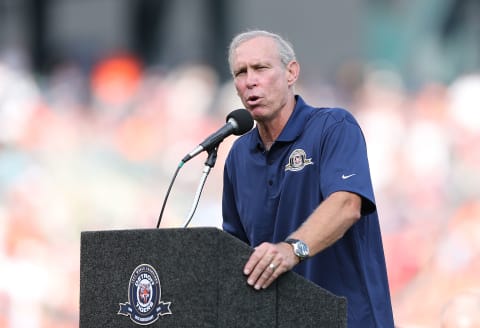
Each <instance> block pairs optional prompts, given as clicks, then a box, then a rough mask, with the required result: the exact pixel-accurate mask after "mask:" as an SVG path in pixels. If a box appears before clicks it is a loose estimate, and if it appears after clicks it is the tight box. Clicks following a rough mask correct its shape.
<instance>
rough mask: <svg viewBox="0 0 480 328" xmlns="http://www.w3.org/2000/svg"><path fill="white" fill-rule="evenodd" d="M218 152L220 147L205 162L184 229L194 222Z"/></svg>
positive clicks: (209, 153) (211, 151)
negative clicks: (193, 219)
mask: <svg viewBox="0 0 480 328" xmlns="http://www.w3.org/2000/svg"><path fill="white" fill-rule="evenodd" d="M217 151H218V145H217V146H216V147H214V148H212V149H210V150H208V151H207V152H208V157H207V160H206V161H205V166H204V167H203V174H202V177H201V178H200V183H199V185H198V187H197V192H196V194H195V198H194V201H193V205H192V208H191V209H190V213H189V214H188V217H187V219H186V221H185V224H184V226H183V227H184V228H186V227H187V226H188V225H189V224H190V221H191V220H192V218H193V215H194V214H195V211H196V210H197V206H198V202H199V201H200V195H201V194H202V190H203V187H204V186H205V182H206V181H207V177H208V174H209V173H210V170H211V169H212V167H214V166H215V162H216V161H217Z"/></svg>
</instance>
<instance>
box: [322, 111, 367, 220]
mask: <svg viewBox="0 0 480 328" xmlns="http://www.w3.org/2000/svg"><path fill="white" fill-rule="evenodd" d="M341 113H342V114H343V117H342V118H341V119H339V118H338V117H336V118H335V120H334V123H333V124H332V125H331V126H330V127H329V128H328V129H327V130H325V135H324V138H323V144H322V148H321V159H322V160H321V165H320V177H321V183H320V188H321V192H322V194H323V195H324V197H325V198H326V197H327V196H328V195H330V194H332V193H334V192H337V191H348V192H352V193H356V194H358V195H359V196H361V197H362V209H361V212H362V215H367V214H370V213H372V212H374V211H375V210H376V205H375V198H374V193H373V187H372V182H371V177H370V168H369V164H368V156H367V148H366V143H365V138H364V136H363V133H362V131H361V128H360V126H359V125H358V123H357V122H356V120H355V119H354V118H353V116H352V115H351V114H349V113H348V112H346V111H342V112H341Z"/></svg>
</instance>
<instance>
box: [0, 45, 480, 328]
mask: <svg viewBox="0 0 480 328" xmlns="http://www.w3.org/2000/svg"><path fill="white" fill-rule="evenodd" d="M319 81H320V79H319ZM297 91H298V93H301V94H302V95H303V96H304V98H305V99H306V100H307V101H308V102H309V103H312V104H315V105H317V106H319V107H321V106H340V107H346V108H347V109H348V110H350V111H351V112H352V113H353V114H354V115H355V116H356V117H357V119H358V120H359V122H360V124H361V126H362V128H363V130H364V133H365V137H366V140H367V147H368V153H369V158H370V165H371V170H372V178H373V182H374V188H375V193H376V197H377V204H378V211H379V215H380V220H381V224H382V229H383V238H384V247H385V252H386V259H387V266H388V272H389V279H390V285H391V292H392V300H393V306H394V314H395V319H396V323H397V326H398V327H440V326H442V327H454V326H455V325H451V322H454V320H457V318H463V319H462V320H474V319H475V318H474V316H475V315H476V316H477V318H476V320H479V318H478V316H479V313H480V279H478V277H479V276H480V187H479V186H480V151H479V147H478V145H479V144H480V111H479V109H480V96H479V95H480V74H473V73H472V74H465V75H462V76H459V77H458V78H457V79H455V80H454V81H453V82H452V83H449V84H448V85H445V84H442V83H435V82H432V83H430V84H425V85H423V86H421V87H418V88H416V89H414V90H412V89H411V88H409V87H408V86H406V85H405V84H404V82H403V80H402V78H401V76H400V75H399V74H397V73H395V72H394V71H391V70H388V69H385V68H381V67H367V66H366V65H364V66H361V65H351V64H350V65H349V66H346V67H345V70H344V71H341V72H339V76H338V79H337V80H336V81H334V82H332V83H322V82H318V83H309V84H308V85H307V84H302V83H301V82H300V85H299V87H298V90H297ZM239 107H241V104H240V103H239V102H238V99H237V98H236V94H235V91H234V88H233V86H232V84H231V82H221V81H220V79H219V78H218V76H217V74H216V73H215V71H214V70H213V69H212V68H210V67H207V66H204V65H199V64H191V65H184V66H182V67H177V68H175V69H171V70H169V69H167V68H165V67H144V66H143V64H142V63H141V62H140V61H139V60H138V59H137V58H136V57H135V56H132V55H131V54H116V55H114V56H110V57H106V58H104V59H103V60H101V61H99V62H98V63H96V65H95V66H94V67H93V68H92V69H91V70H89V71H88V72H86V71H85V70H84V69H82V67H80V66H79V65H78V64H76V63H73V62H71V63H69V62H65V63H62V64H59V65H58V66H57V67H56V68H55V70H54V71H53V72H51V74H49V75H48V76H40V77H39V76H34V75H33V74H32V73H31V72H30V71H29V70H28V68H26V66H24V65H21V64H19V61H18V60H11V58H3V59H1V60H0V270H1V277H2V279H1V280H0V327H31V328H36V327H39V328H40V327H42V328H43V327H48V328H57V327H58V328H60V327H62V328H67V327H77V326H78V317H79V293H80V290H79V289H80V287H79V281H80V278H79V272H80V233H81V231H88V230H109V229H137V228H154V227H155V225H156V223H157V220H158V216H159V212H160V209H161V206H162V202H163V199H164V196H165V193H166V190H167V187H168V184H169V183H170V180H171V178H172V175H173V173H174V170H175V168H176V167H177V165H178V164H179V162H180V160H181V159H182V158H183V156H184V155H185V154H187V153H188V152H189V151H191V150H192V149H193V148H194V147H195V146H196V145H197V144H198V143H199V142H201V141H202V140H203V139H204V138H205V137H206V136H208V135H209V134H211V133H212V132H214V131H215V130H216V129H218V128H219V127H220V126H222V125H223V124H224V121H225V116H226V115H227V114H228V113H229V112H230V111H232V110H234V109H236V108H239ZM233 140H234V138H233V137H231V138H228V139H226V140H225V141H224V142H222V144H221V145H220V148H219V154H218V159H217V163H216V166H215V167H214V168H213V170H212V171H211V174H210V176H209V178H208V181H207V183H206V186H205V188H204V191H203V194H202V196H201V199H200V205H199V207H198V209H197V212H196V214H195V216H194V219H193V221H192V223H191V226H217V227H219V226H220V222H221V188H222V173H223V162H224V158H225V156H226V153H227V152H228V149H229V146H230V145H231V143H232V142H233ZM204 160H206V157H204V156H197V157H196V158H195V159H193V160H192V161H191V162H188V163H187V164H186V165H185V166H184V167H183V168H182V170H181V171H180V173H179V176H178V178H177V181H176V182H175V185H174V187H173V189H172V193H171V195H170V198H169V200H168V203H167V206H166V210H165V213H164V215H163V217H162V223H161V226H162V227H180V226H182V225H183V222H184V220H185V217H186V215H187V214H188V212H189V210H190V207H191V206H192V202H193V198H194V194H195V191H196V189H197V185H198V183H199V181H200V177H201V174H202V167H203V165H204ZM119 301H121V300H119ZM467 301H469V302H470V303H468V304H470V305H469V306H458V304H459V303H461V302H464V304H465V302H467ZM459 309H460V310H459ZM462 311H463V312H467V311H470V313H461V312H462ZM449 324H450V325H449ZM456 327H463V326H459V325H457V326H456ZM465 327H467V326H465Z"/></svg>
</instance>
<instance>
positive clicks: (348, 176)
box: [342, 173, 357, 180]
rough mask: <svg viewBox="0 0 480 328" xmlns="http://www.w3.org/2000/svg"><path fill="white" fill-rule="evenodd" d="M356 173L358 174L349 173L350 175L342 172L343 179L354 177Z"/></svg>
mask: <svg viewBox="0 0 480 328" xmlns="http://www.w3.org/2000/svg"><path fill="white" fill-rule="evenodd" d="M354 175H357V173H353V174H349V175H345V174H342V179H343V180H346V179H349V178H351V177H353V176H354Z"/></svg>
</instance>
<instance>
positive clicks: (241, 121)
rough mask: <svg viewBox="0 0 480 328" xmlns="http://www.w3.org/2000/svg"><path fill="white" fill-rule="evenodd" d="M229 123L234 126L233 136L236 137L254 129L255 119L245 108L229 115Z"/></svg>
mask: <svg viewBox="0 0 480 328" xmlns="http://www.w3.org/2000/svg"><path fill="white" fill-rule="evenodd" d="M226 121H227V122H232V121H233V122H232V123H233V126H234V130H233V134H234V135H236V136H239V135H242V134H244V133H247V132H248V131H250V130H251V129H252V128H253V118H252V115H250V113H249V111H248V110H246V109H243V108H240V109H236V110H234V111H233V112H231V113H230V114H228V115H227V119H226Z"/></svg>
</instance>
